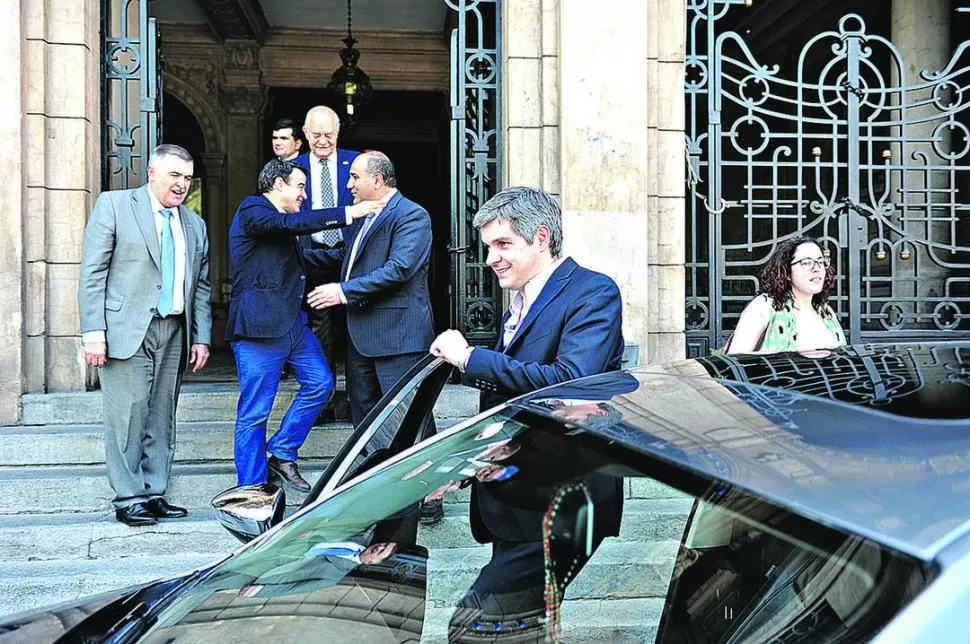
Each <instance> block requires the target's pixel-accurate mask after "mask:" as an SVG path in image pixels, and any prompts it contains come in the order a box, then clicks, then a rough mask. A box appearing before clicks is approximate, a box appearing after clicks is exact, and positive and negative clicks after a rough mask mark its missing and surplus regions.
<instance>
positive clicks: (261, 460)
mask: <svg viewBox="0 0 970 644" xmlns="http://www.w3.org/2000/svg"><path fill="white" fill-rule="evenodd" d="M231 344H232V352H233V355H234V356H235V357H236V370H237V371H238V372H239V404H238V406H237V407H236V435H235V449H234V456H235V460H236V475H237V478H238V482H239V485H248V484H251V483H265V482H266V481H267V480H268V473H267V470H266V452H267V451H269V452H270V453H271V454H273V455H274V456H276V458H278V459H280V460H283V461H295V460H297V450H298V449H299V448H300V446H301V445H303V441H305V440H306V437H307V435H308V434H309V433H310V427H311V426H312V425H313V421H314V420H316V418H317V416H318V415H319V414H320V410H321V409H323V407H324V405H326V404H327V401H328V400H330V396H331V395H332V394H333V388H334V380H333V374H332V373H331V372H330V367H329V366H328V365H327V360H326V358H324V357H323V349H321V348H320V342H319V341H318V340H317V338H316V336H314V335H313V333H312V332H311V331H310V329H309V327H308V326H307V316H306V313H305V312H303V311H301V312H300V315H299V316H298V317H297V319H296V321H295V322H294V324H293V327H292V328H291V329H290V331H289V332H288V333H287V334H286V335H284V336H283V337H281V338H255V339H247V340H236V341H235V342H232V343H231ZM285 364H288V365H290V367H291V368H292V370H293V375H294V377H295V378H296V381H297V382H299V383H300V389H299V391H298V392H297V393H296V397H295V398H294V399H293V403H292V404H291V405H290V408H289V409H287V410H286V415H285V416H283V422H282V423H280V429H279V431H278V432H276V433H275V434H273V437H272V438H271V439H270V440H269V443H268V444H267V442H266V421H267V420H268V419H269V414H270V411H271V410H272V409H273V400H274V399H275V398H276V391H277V390H278V389H279V385H280V373H281V372H282V370H283V365H285Z"/></svg>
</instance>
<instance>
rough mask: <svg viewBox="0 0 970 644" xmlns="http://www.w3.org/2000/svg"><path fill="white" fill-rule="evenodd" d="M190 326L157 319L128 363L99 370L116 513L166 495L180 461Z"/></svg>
mask: <svg viewBox="0 0 970 644" xmlns="http://www.w3.org/2000/svg"><path fill="white" fill-rule="evenodd" d="M184 334H185V320H184V318H183V317H182V316H178V317H174V316H173V317H170V318H161V319H160V318H156V319H154V320H152V322H151V324H149V325H148V332H147V333H146V334H145V339H144V341H142V343H141V346H140V347H139V348H138V350H137V351H136V352H135V354H134V355H133V356H131V357H130V358H128V359H126V360H118V359H116V358H108V361H107V362H106V363H105V364H104V366H103V367H101V369H100V370H99V374H100V377H101V399H102V402H103V405H104V452H105V462H106V464H107V467H108V482H109V483H111V487H112V489H114V492H115V498H114V500H113V501H112V503H113V504H114V506H115V507H116V508H123V507H127V506H129V505H132V504H134V503H142V502H145V501H147V500H149V499H152V498H157V497H160V496H163V495H164V494H165V489H166V488H167V487H168V477H169V474H171V471H172V457H173V456H174V455H175V407H176V403H177V401H178V394H179V387H180V386H181V384H182V370H183V368H184V365H185V344H184Z"/></svg>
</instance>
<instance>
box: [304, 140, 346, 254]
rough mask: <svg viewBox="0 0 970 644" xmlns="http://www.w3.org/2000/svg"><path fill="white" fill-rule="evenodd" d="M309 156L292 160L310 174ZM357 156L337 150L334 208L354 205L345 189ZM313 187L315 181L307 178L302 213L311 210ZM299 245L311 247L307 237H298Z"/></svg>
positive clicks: (307, 153) (308, 154) (311, 244)
mask: <svg viewBox="0 0 970 644" xmlns="http://www.w3.org/2000/svg"><path fill="white" fill-rule="evenodd" d="M310 154H311V153H310V152H304V153H303V154H301V155H300V156H298V157H296V158H295V159H293V163H295V164H297V165H299V166H302V167H303V168H304V169H305V170H306V171H307V172H311V166H310ZM358 155H360V152H357V151H355V150H343V149H341V148H337V192H336V193H335V194H334V198H335V199H336V200H337V202H336V207H338V208H344V207H346V206H350V205H352V204H353V203H354V196H353V195H352V194H350V190H348V189H347V180H348V179H350V166H351V164H352V163H353V162H354V159H356V158H357V157H358ZM314 185H315V179H312V178H311V177H309V176H307V182H306V200H305V201H304V202H303V210H304V211H306V210H312V209H313V192H314V190H313V186H314ZM314 232H316V231H314ZM344 232H349V231H344ZM300 243H301V244H302V245H303V246H304V247H305V248H312V247H313V243H312V241H311V240H310V236H309V235H306V236H305V237H300Z"/></svg>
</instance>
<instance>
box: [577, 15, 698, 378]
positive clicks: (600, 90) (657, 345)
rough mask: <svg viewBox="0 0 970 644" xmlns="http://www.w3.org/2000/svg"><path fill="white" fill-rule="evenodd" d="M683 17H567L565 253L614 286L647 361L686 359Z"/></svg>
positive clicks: (629, 331)
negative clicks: (614, 284) (616, 284)
mask: <svg viewBox="0 0 970 644" xmlns="http://www.w3.org/2000/svg"><path fill="white" fill-rule="evenodd" d="M683 14H684V7H683V2H682V0H650V1H648V2H644V1H643V0H606V1H605V2H600V3H595V4H590V3H586V2H572V1H567V0H560V7H559V24H560V34H559V39H558V40H559V43H560V46H559V50H558V51H559V59H558V64H559V92H558V98H559V101H558V110H559V116H560V118H559V123H560V128H559V136H560V151H561V153H560V157H559V162H560V165H561V168H560V182H561V186H562V205H563V214H564V223H565V228H566V230H565V250H566V252H567V253H568V254H570V255H571V256H573V257H575V258H576V259H577V260H578V261H579V262H580V263H582V264H584V265H586V266H589V267H590V268H593V269H595V270H599V271H602V272H605V273H607V274H609V275H610V276H611V277H613V278H614V279H615V280H616V281H617V283H618V284H619V286H620V290H621V291H622V293H623V300H624V310H623V316H624V336H625V338H626V340H627V341H628V342H634V343H636V344H638V345H639V347H640V362H641V363H643V362H647V361H657V360H666V359H670V358H679V357H683V355H684V350H685V347H684V333H683V331H684V292H685V287H684V268H683V261H684V260H683V235H684V232H683V230H684V224H683V219H684V182H683V168H684V158H683V48H684V35H683V31H684V30H683V24H684V15H683ZM678 25H679V26H678Z"/></svg>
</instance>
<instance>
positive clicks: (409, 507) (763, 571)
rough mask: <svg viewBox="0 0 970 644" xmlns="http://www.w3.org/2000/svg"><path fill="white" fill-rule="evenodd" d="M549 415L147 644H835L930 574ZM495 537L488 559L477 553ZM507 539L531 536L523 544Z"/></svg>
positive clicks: (447, 461) (292, 541)
mask: <svg viewBox="0 0 970 644" xmlns="http://www.w3.org/2000/svg"><path fill="white" fill-rule="evenodd" d="M578 404H584V403H578ZM573 406H574V407H576V406H577V405H573ZM550 409H551V411H550V413H549V414H544V413H541V412H536V411H530V410H527V409H516V408H503V409H500V410H499V411H498V412H497V413H494V414H492V415H490V416H487V417H483V418H480V419H476V420H473V421H469V422H466V423H463V424H460V425H458V426H456V427H454V428H452V429H450V430H447V431H445V432H443V433H442V434H440V435H438V436H436V437H434V438H433V439H431V440H429V441H426V442H424V443H422V444H420V445H417V446H414V447H412V448H409V449H406V450H404V451H402V452H400V453H399V454H397V455H396V456H392V457H390V458H388V459H385V460H383V461H382V462H381V463H380V464H378V465H376V466H375V467H374V469H371V470H368V471H367V472H365V473H362V474H361V475H359V476H358V477H357V478H355V479H351V480H349V481H348V483H347V484H345V485H344V486H343V487H341V488H340V489H338V490H337V491H336V492H335V494H334V495H333V496H331V497H330V498H327V499H325V500H324V501H321V502H319V503H317V504H315V505H312V506H310V507H307V508H306V509H305V510H304V511H303V512H302V513H301V514H299V515H298V516H296V517H294V518H293V519H291V520H290V521H288V522H286V523H284V524H283V525H281V526H279V528H278V529H277V530H276V531H275V532H274V533H272V534H270V535H268V536H267V538H265V539H263V540H261V541H259V542H256V543H254V544H253V545H252V546H250V547H248V548H246V549H244V550H242V551H241V552H239V553H237V554H236V555H235V556H233V557H232V558H230V559H229V560H227V561H225V562H223V563H221V564H220V565H218V566H217V567H215V568H214V569H213V570H212V571H210V572H209V573H207V574H206V575H205V576H203V577H202V579H200V580H199V581H198V582H197V583H196V585H195V586H194V587H193V588H192V589H191V591H190V592H188V593H186V594H185V595H183V596H182V597H180V598H178V599H177V600H176V601H174V602H173V603H172V604H171V605H170V606H168V607H166V608H165V609H164V610H163V611H161V613H160V614H159V615H158V621H157V623H156V624H155V626H154V628H153V631H152V633H151V635H150V637H149V638H148V641H158V642H162V641H166V642H167V641H173V639H172V638H173V637H174V640H175V641H180V640H184V641H191V639H190V638H189V633H191V632H192V631H191V629H189V628H188V627H187V624H189V623H200V624H201V623H207V620H209V621H214V622H216V623H217V624H218V627H217V626H215V625H207V628H209V629H210V630H211V631H212V632H218V633H219V635H220V637H222V638H225V639H233V638H235V639H240V640H241V641H246V640H247V636H248V635H250V634H251V633H252V631H251V630H246V629H252V628H254V627H255V625H256V622H253V621H252V620H251V618H252V617H254V616H255V615H256V614H258V615H259V616H260V621H259V622H258V623H259V624H260V627H261V628H270V625H271V624H272V623H273V619H274V617H273V616H274V615H275V616H276V617H275V619H278V620H282V621H285V622H286V628H287V629H300V628H302V629H313V628H316V629H319V628H320V624H323V621H320V620H322V619H325V620H331V619H336V620H337V622H339V623H337V622H334V623H331V622H327V623H326V625H325V627H326V628H327V629H330V630H329V631H328V632H333V633H338V634H339V633H346V632H347V631H345V630H343V629H345V628H347V625H346V624H345V623H344V622H346V621H348V620H350V621H352V614H353V611H351V610H349V608H350V607H351V606H354V607H355V610H357V611H359V614H360V615H367V616H368V619H369V620H370V622H368V623H370V624H377V625H379V624H384V625H385V626H384V627H382V628H384V629H385V630H383V631H381V630H377V631H374V633H375V634H376V635H375V639H381V638H380V637H377V635H380V636H381V637H383V638H384V639H388V640H390V641H402V640H405V641H407V640H408V638H413V637H416V634H417V633H420V639H421V641H422V642H443V641H452V642H481V641H491V640H489V639H487V637H486V636H488V637H494V636H495V634H497V633H505V634H510V633H509V632H510V631H512V632H513V633H514V634H515V635H516V637H518V636H521V637H524V638H528V637H533V638H535V639H538V638H541V637H545V636H546V635H547V634H548V633H549V631H550V630H555V632H556V635H557V636H558V637H559V639H560V640H561V641H567V642H603V641H637V642H651V641H657V642H677V643H678V644H679V643H681V642H698V643H699V642H761V641H772V640H774V639H777V641H783V642H814V641H839V639H838V638H843V639H842V641H846V642H849V641H860V640H865V639H867V637H869V636H871V635H872V634H873V633H875V632H877V631H878V630H879V628H880V627H881V626H883V625H885V624H886V623H887V622H888V621H889V620H890V619H891V618H892V616H893V615H895V614H896V613H897V612H898V611H899V610H900V609H901V608H902V607H903V606H905V605H906V603H907V602H908V601H909V600H910V599H911V598H912V597H913V596H915V595H916V594H917V593H918V592H919V591H920V590H921V589H922V588H923V587H924V586H925V584H926V583H927V581H928V579H929V578H930V576H931V575H930V569H929V568H928V567H926V566H924V565H923V564H922V563H920V562H918V561H916V560H914V559H911V558H908V557H904V556H901V555H899V554H897V553H895V552H893V551H890V550H888V549H886V548H883V547H881V546H879V545H878V544H876V543H874V542H872V541H868V540H865V539H861V538H859V537H855V536H853V535H848V534H844V533H841V532H838V531H836V530H832V529H829V528H827V527H825V526H822V525H820V524H817V523H815V522H813V521H810V520H808V519H806V518H803V517H800V516H797V515H794V514H792V513H790V512H788V511H786V510H783V509H780V508H778V507H775V506H773V505H771V504H769V503H766V502H764V501H763V500H760V499H758V498H756V497H753V496H751V495H748V494H745V493H744V492H742V491H741V490H737V489H733V488H730V487H727V486H725V485H724V484H722V483H721V482H719V481H710V480H704V479H702V478H699V477H697V476H694V475H688V474H686V472H685V471H684V470H681V469H678V468H677V467H676V466H674V465H673V464H671V463H667V462H662V461H659V460H654V459H651V458H648V457H646V456H643V455H642V454H640V453H637V452H634V451H632V450H630V449H628V448H625V447H622V445H621V444H620V443H619V442H617V441H614V440H604V439H603V438H600V436H599V435H593V434H591V433H588V432H586V431H584V430H581V429H579V428H577V426H576V425H575V424H573V423H572V422H567V421H566V420H564V419H572V418H575V417H576V413H577V412H578V410H577V409H570V410H566V411H563V410H564V408H563V407H557V408H554V409H553V408H551V407H550ZM567 412H568V413H567ZM556 414H562V415H563V416H562V417H561V418H557V417H556ZM570 414H571V415H570ZM602 418H604V419H606V420H609V418H608V417H606V416H603V417H602ZM407 422H408V418H407V417H406V416H405V418H404V420H403V423H404V424H407ZM610 422H612V421H610ZM657 440H659V439H657ZM670 449H672V450H673V449H677V448H676V446H675V445H671V446H670ZM614 493H615V494H614ZM433 498H441V499H442V500H443V501H444V504H445V507H446V512H445V518H444V520H443V521H442V522H441V523H440V524H438V525H434V526H421V527H418V526H417V524H416V520H415V516H414V513H413V508H414V507H415V506H416V504H417V503H419V502H420V501H423V500H428V499H433ZM489 513H491V517H492V518H491V519H487V518H486V517H487V516H488V515H489ZM495 517H499V518H500V519H504V520H502V521H500V525H495V524H491V523H489V521H491V520H494V518H495ZM530 522H531V523H530ZM498 533H501V534H502V535H503V537H502V538H503V542H504V543H505V544H506V545H503V546H501V547H496V546H493V545H492V543H490V542H489V540H488V538H487V537H488V535H489V534H491V535H492V536H493V537H494V536H495V535H496V534H498ZM517 535H526V536H528V535H538V537H537V538H538V540H539V541H538V546H537V548H534V549H532V550H530V548H533V542H531V541H521V540H519V541H516V539H517ZM508 544H511V546H509V545H508ZM366 549H371V553H370V554H372V555H375V557H376V558H377V559H376V560H375V559H372V558H369V557H364V556H363V553H364V551H365V550H366ZM530 557H531V558H530ZM365 558H366V559H367V561H365ZM394 584H397V585H394ZM378 589H379V590H378ZM260 595H262V597H260ZM419 595H420V597H421V601H419V602H418V601H413V600H414V598H415V597H417V596H419ZM270 598H272V599H273V602H272V606H273V608H272V610H267V609H266V608H264V607H265V606H266V605H267V600H268V599H270ZM560 600H562V601H561V603H560ZM229 609H231V610H229ZM337 609H339V610H337ZM404 613H406V614H407V619H406V620H405V619H404V618H403V617H402V615H403V614H404ZM335 616H336V617H335ZM230 618H232V619H230ZM318 618H319V619H318ZM405 621H406V623H407V628H406V630H401V628H403V627H402V626H400V625H402V624H404V623H405ZM392 624H395V625H397V626H394V627H393V628H397V629H398V630H393V629H391V630H387V629H389V628H391V625H392ZM375 628H376V627H375ZM233 629H236V630H233ZM198 632H203V631H198ZM205 632H208V631H205ZM287 632H290V633H306V632H320V631H319V630H317V631H306V630H304V631H299V630H288V631H287ZM178 634H184V638H180V637H177V635H178ZM361 637H364V636H363V635H362V636H361ZM368 637H369V636H368ZM483 638H484V639H483ZM297 639H298V638H297ZM350 639H352V640H353V641H363V640H360V638H357V639H354V638H350ZM366 639H367V638H366V637H365V640H366ZM339 640H340V638H339V637H336V638H335V641H339ZM382 641H383V640H382ZM509 641H516V640H514V639H510V640H509Z"/></svg>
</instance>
